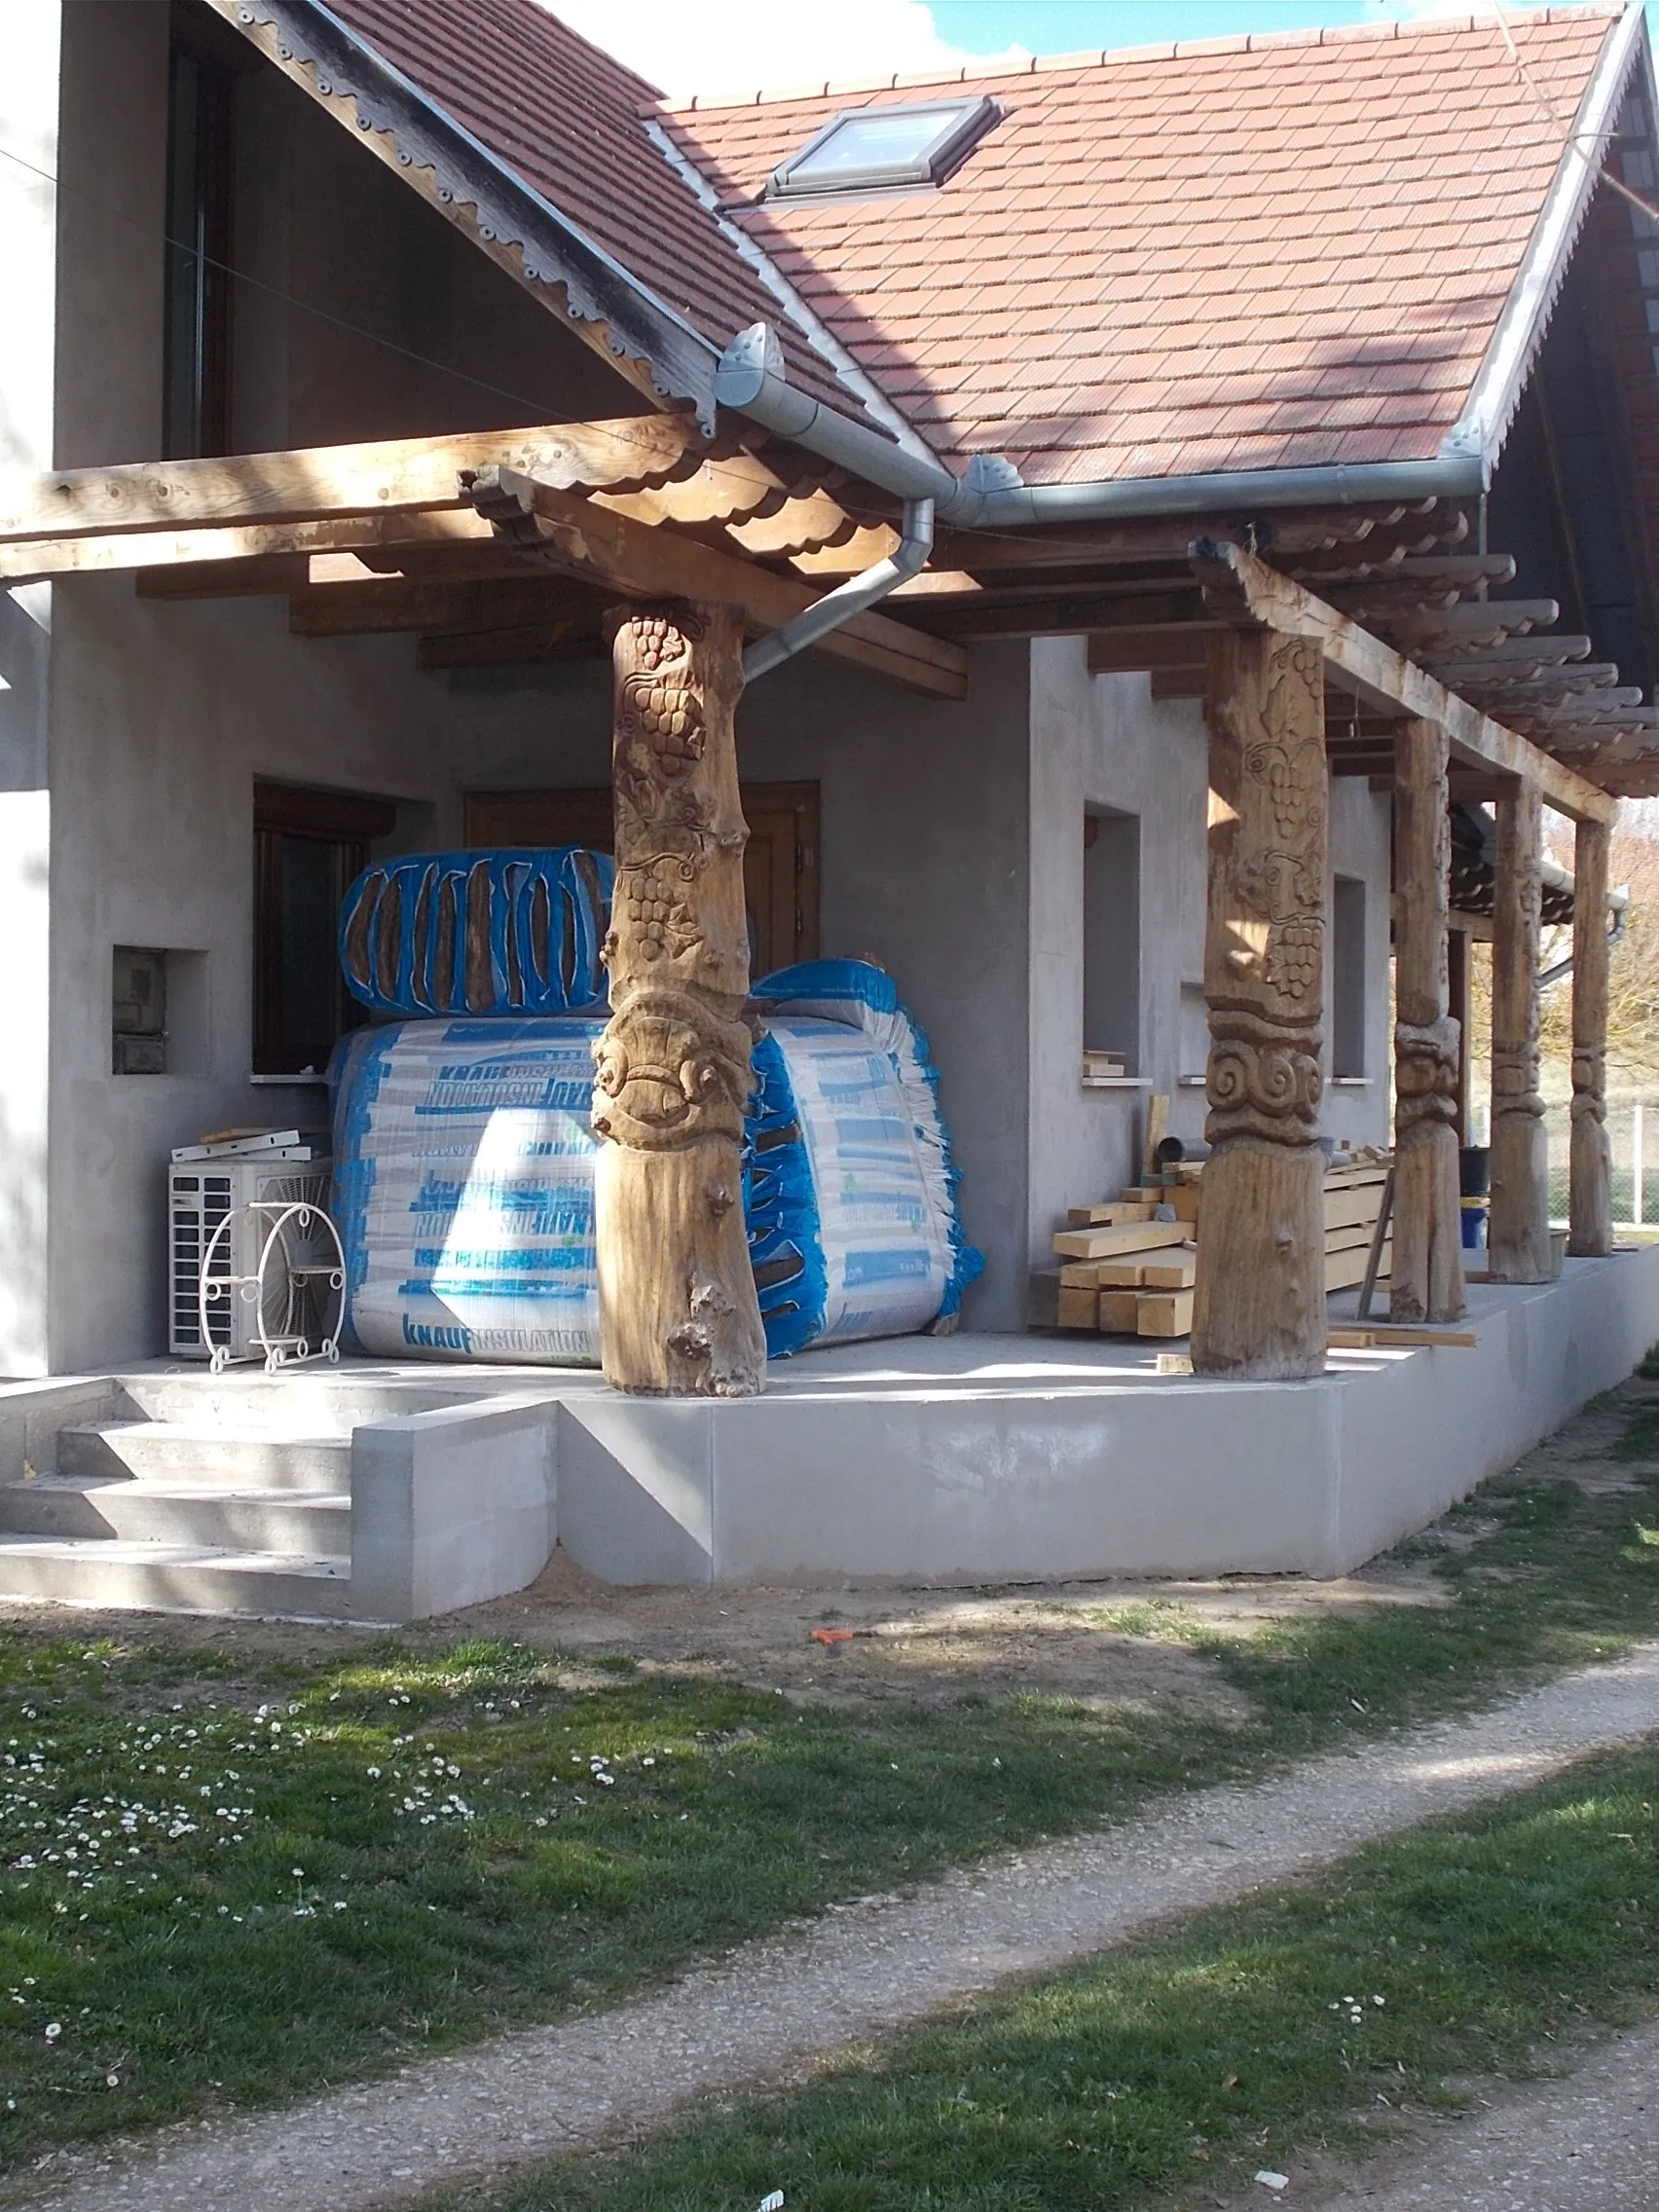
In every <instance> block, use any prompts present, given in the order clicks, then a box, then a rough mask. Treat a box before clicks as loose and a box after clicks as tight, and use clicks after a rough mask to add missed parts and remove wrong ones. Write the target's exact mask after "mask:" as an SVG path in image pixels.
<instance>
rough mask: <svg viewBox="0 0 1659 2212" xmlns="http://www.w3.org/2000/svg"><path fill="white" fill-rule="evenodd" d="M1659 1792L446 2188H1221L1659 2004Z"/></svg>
mask: <svg viewBox="0 0 1659 2212" xmlns="http://www.w3.org/2000/svg"><path fill="white" fill-rule="evenodd" d="M1656 1799H1659V1752H1655V1751H1645V1752H1643V1753H1641V1754H1639V1755H1634V1756H1629V1757H1623V1758H1614V1759H1606V1760H1602V1761H1598V1762H1595V1763H1594V1764H1590V1765H1587V1766H1585V1767H1583V1768H1580V1769H1579V1770H1577V1771H1575V1772H1574V1773H1573V1774H1572V1775H1570V1776H1569V1777H1567V1778H1566V1779H1564V1780H1562V1781H1560V1782H1558V1783H1556V1784H1553V1785H1551V1786H1549V1787H1547V1788H1540V1789H1534V1790H1530V1791H1528V1792H1527V1793H1526V1794H1525V1795H1521V1796H1516V1797H1513V1798H1508V1799H1505V1800H1503V1801H1501V1802H1500V1803H1499V1804H1497V1805H1495V1806H1493V1807H1490V1808H1487V1809H1485V1810H1483V1811H1480V1812H1477V1813H1473V1814H1465V1815H1461V1816H1458V1817H1456V1818H1455V1819H1452V1820H1447V1821H1442V1822H1438V1823H1435V1824H1434V1825H1430V1826H1427V1827H1423V1828H1419V1829H1415V1830H1409V1831H1407V1832H1406V1833H1404V1834H1402V1835H1399V1836H1395V1837H1392V1838H1389V1839H1388V1840H1386V1841H1384V1842H1382V1843H1378V1844H1376V1845H1373V1846H1371V1847H1370V1848H1368V1849H1367V1850H1365V1851H1362V1852H1360V1853H1359V1854H1358V1855H1357V1856H1356V1857H1355V1858H1354V1859H1352V1860H1351V1861H1348V1862H1345V1864H1344V1865H1343V1866H1341V1867H1340V1868H1338V1869H1337V1870H1336V1871H1335V1872H1334V1873H1332V1874H1331V1875H1329V1876H1327V1877H1326V1878H1324V1879H1323V1880H1321V1881H1319V1882H1317V1883H1314V1884H1309V1885H1306V1886H1298V1887H1296V1888H1293V1889H1287V1890H1283V1891H1279V1892H1277V1893H1274V1894H1271V1895H1269V1896H1267V1897H1265V1898H1262V1899H1255V1900H1252V1901H1251V1902H1250V1903H1248V1904H1246V1905H1242V1906H1238V1907H1235V1908H1232V1909H1229V1910H1223V1911H1214V1912H1208V1913H1204V1914H1202V1915H1200V1916H1198V1918H1196V1919H1194V1920H1193V1921H1191V1922H1189V1923H1187V1924H1186V1925H1185V1926H1184V1927H1183V1928H1182V1929H1181V1930H1180V1931H1179V1932H1178V1933H1176V1934H1175V1935H1173V1936H1167V1937H1165V1938H1163V1939H1161V1940H1157V1941H1151V1942H1145V1943H1140V1944H1136V1945H1133V1946H1130V1947H1127V1948H1125V1949H1124V1950H1121V1951H1117V1952H1114V1953H1112V1954H1111V1955H1110V1956H1108V1957H1107V1958H1105V1959H1104V1960H1102V1961H1100V1962H1097V1963H1095V1964H1092V1965H1090V1966H1089V1967H1088V1968H1086V1969H1082V1970H1078V1971H1074V1972H1069V1973H1064V1974H1060V1975H1056V1976H1053V1977H1051V1978H1046V1979H1043V1980H1041V1981H1037V1982H1033V1983H1031V1984H1028V1985H1027V1986H1025V1987H1023V1988H1021V1989H1018V1990H1016V1991H1014V1992H1013V1993H1012V1994H1009V1995H1005V1996H999V1997H996V1998H993V1999H991V2000H990V2001H988V2002H983V2003H981V2004H979V2005H977V2007H974V2008H972V2009H965V2010H963V2011H961V2012H960V2013H959V2014H958V2015H957V2016H955V2017H954V2018H951V2019H949V2020H947V2021H946V2022H945V2023H944V2024H942V2025H938V2026H930V2027H928V2028H926V2029H923V2030H920V2031H916V2032H912V2033H908V2034H905V2035H903V2036H901V2037H898V2038H895V2039H894V2040H893V2041H891V2042H889V2043H887V2044H885V2045H883V2046H881V2047H880V2048H879V2049H878V2050H877V2051H874V2052H869V2051H862V2052H856V2053H852V2054H849V2055H843V2056H841V2057H839V2058H838V2059H837V2060H835V2061H834V2062H832V2063H831V2065H830V2067H829V2068H828V2069H827V2071H826V2073H825V2075H824V2076H823V2077H822V2078H821V2079H820V2080H818V2081H817V2082H815V2083H813V2084H812V2085H811V2086H809V2087H807V2088H804V2089H796V2090H792V2091H787V2092H784V2093H781V2094H763V2093H762V2094H752V2095H750V2096H747V2097H745V2098H743V2099H741V2100H739V2101H738V2102H737V2103H736V2104H735V2106H732V2105H727V2106H725V2107H724V2108H722V2109H719V2110H717V2111H715V2112H713V2113H705V2114H702V2115H698V2116H695V2117H692V2118H690V2119H688V2120H683V2121H681V2122H679V2123H678V2124H674V2125H671V2126H670V2127H669V2128H668V2129H666V2130H665V2131H664V2132H663V2133H662V2134H660V2135H658V2136H656V2137H654V2138H653V2139H652V2140H651V2141H650V2142H649V2143H648V2144H646V2145H645V2147H644V2148H639V2149H634V2150H630V2151H627V2152H623V2153H613V2154H608V2155H601V2156H598V2157H580V2158H564V2159H560V2160H558V2161H556V2162H555V2163H554V2164H552V2165H550V2166H547V2167H544V2168H542V2169H540V2170H539V2171H538V2172H536V2173H535V2174H533V2175H531V2176H528V2177H525V2178H522V2179H520V2180H519V2181H517V2182H516V2183H514V2184H513V2185H511V2186H509V2187H507V2188H506V2189H504V2190H496V2191H491V2190H489V2189H488V2188H486V2189H484V2190H482V2191H479V2190H463V2191H461V2192H459V2193H455V2194H447V2195H445V2196H444V2197H442V2198H441V2199H439V2200H436V2201H439V2202H441V2203H443V2204H444V2205H447V2206H451V2207H456V2208H459V2207H461V2206H462V2205H465V2206H470V2207H474V2208H480V2207H483V2206H485V2205H488V2206H489V2207H490V2208H491V2212H554V2208H555V2207H557V2212H598V2208H599V2207H601V2206H603V2207H604V2208H605V2212H734V2208H739V2207H742V2208H747V2207H749V2206H752V2205H754V2204H755V2203H756V2202H757V2201H758V2199H759V2198H760V2197H761V2195H762V2194H765V2193H767V2192H769V2191H771V2190H773V2189H782V2190H783V2191H784V2192H785V2194H786V2199H787V2201H788V2203H789V2205H790V2206H792V2207H793V2212H1113V2208H1115V2207H1120V2206H1129V2205H1134V2204H1140V2203H1143V2202H1145V2201H1146V2200H1147V2198H1148V2197H1149V2196H1151V2195H1154V2194H1156V2195H1157V2196H1158V2197H1159V2198H1160V2200H1161V2201H1167V2193H1169V2192H1171V2191H1173V2192H1175V2193H1176V2194H1177V2196H1178V2197H1179V2198H1180V2199H1182V2200H1186V2199H1187V2198H1188V2197H1189V2195H1190V2194H1191V2193H1192V2192H1193V2191H1194V2188H1195V2185H1197V2184H1199V2183H1201V2185H1202V2189H1203V2197H1202V2201H1204V2202H1206V2203H1207V2202H1209V2201H1212V2200H1213V2198H1215V2197H1217V2196H1220V2195H1223V2194H1227V2193H1228V2192H1230V2191H1241V2190H1245V2189H1249V2188H1250V2186H1251V2183H1252V2178H1253V2176H1254V2175H1255V2173H1256V2172H1257V2171H1258V2170H1259V2169H1263V2168H1266V2169H1268V2170H1279V2171H1282V2170H1283V2169H1284V2168H1285V2166H1286V2165H1287V2164H1288V2163H1289V2162H1290V2161H1291V2160H1293V2159H1294V2157H1296V2155H1297V2154H1298V2153H1299V2152H1303V2151H1307V2150H1309V2149H1310V2148H1314V2147H1319V2148H1333V2149H1337V2150H1353V2149H1357V2148H1360V2147H1362V2146H1364V2145H1365V2144H1367V2143H1375V2141H1376V2140H1377V2136H1378V2123H1379V2122H1382V2123H1383V2127H1384V2128H1386V2127H1388V2126H1389V2125H1390V2124H1397V2123H1398V2116H1399V2114H1400V2112H1401V2109H1402V2108H1403V2107H1404V2108H1411V2109H1414V2110H1417V2111H1421V2110H1423V2109H1425V2108H1432V2107H1442V2108H1445V2107H1451V2106H1456V2105H1457V2104H1459V2103H1460V2102H1462V2101H1463V2099H1462V2098H1461V2097H1460V2096H1459V2093H1458V2089H1457V2086H1456V2084H1457V2082H1458V2080H1459V2078H1460V2079H1461V2080H1462V2081H1464V2082H1467V2081H1468V2079H1469V2078H1470V2076H1471V2075H1477V2076H1479V2075H1485V2076H1490V2075H1493V2074H1510V2075H1516V2074H1526V2073H1527V2072H1529V2071H1530V2070H1532V2069H1533V2068H1534V2067H1535V2066H1536V2065H1537V2063H1538V2062H1539V2059H1540V2056H1542V2057H1543V2058H1544V2059H1545V2062H1546V2063H1547V2061H1548V2057H1549V2056H1550V2055H1551V2054H1552V2044H1553V2045H1554V2046H1556V2050H1555V2053H1554V2055H1557V2056H1559V2055H1560V2051H1559V2046H1560V2045H1561V2044H1563V2043H1570V2042H1571V2041H1573V2040H1576V2039H1578V2038H1580V2037H1581V2036H1582V2035H1583V2033H1584V2030H1585V2027H1586V2024H1587V2023H1588V2022H1589V2021H1590V2020H1592V2019H1593V2020H1595V2021H1597V2022H1600V2023H1613V2022H1617V2021H1622V2020H1626V2019H1630V2018H1635V2017H1640V2016H1641V2015H1643V2014H1646V2013H1650V2012H1651V2011H1652V2010H1654V2009H1656V2008H1659V1831H1656V1825H1655V1823H1654V1820H1653V1806H1654V1801H1655V1800H1656ZM1257 2194H1259V2193H1257ZM1263 2201H1266V2199H1265V2197H1264V2199H1263ZM434 2212H435V2205H434Z"/></svg>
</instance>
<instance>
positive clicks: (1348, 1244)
mask: <svg viewBox="0 0 1659 2212" xmlns="http://www.w3.org/2000/svg"><path fill="white" fill-rule="evenodd" d="M1376 1227H1377V1224H1376V1221H1375V1219H1373V1220H1371V1221H1353V1222H1349V1223H1347V1224H1346V1227H1344V1228H1342V1229H1327V1230H1326V1232H1325V1253H1326V1257H1327V1258H1329V1256H1330V1254H1331V1253H1333V1252H1363V1251H1365V1250H1367V1249H1368V1248H1369V1246H1370V1243H1371V1238H1372V1233H1373V1232H1374V1230H1375V1229H1376Z"/></svg>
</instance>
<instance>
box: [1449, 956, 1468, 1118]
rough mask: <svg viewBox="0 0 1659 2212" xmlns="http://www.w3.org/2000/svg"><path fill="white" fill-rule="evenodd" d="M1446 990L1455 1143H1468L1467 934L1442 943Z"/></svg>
mask: <svg viewBox="0 0 1659 2212" xmlns="http://www.w3.org/2000/svg"><path fill="white" fill-rule="evenodd" d="M1446 963H1447V977H1448V984H1449V988H1448V991H1447V1008H1448V1011H1449V1012H1450V1014H1451V1016H1452V1018H1453V1020H1454V1021H1455V1022H1456V1024H1457V1142H1458V1144H1459V1145H1465V1144H1467V1143H1468V1141H1469V933H1468V931H1467V930H1462V929H1458V930H1452V931H1451V932H1450V933H1449V934H1448V936H1447V940H1446Z"/></svg>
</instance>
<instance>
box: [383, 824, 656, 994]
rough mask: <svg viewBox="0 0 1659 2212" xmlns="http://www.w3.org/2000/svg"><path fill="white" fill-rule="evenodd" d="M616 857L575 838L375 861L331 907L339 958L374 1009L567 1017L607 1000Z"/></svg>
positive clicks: (418, 854) (408, 855) (415, 854)
mask: <svg viewBox="0 0 1659 2212" xmlns="http://www.w3.org/2000/svg"><path fill="white" fill-rule="evenodd" d="M615 872H616V871H615V866H614V864H613V862H612V861H611V859H610V857H609V855H608V853H593V852H589V851H588V850H587V849H586V847H585V846H581V845H556V846H551V847H548V848H544V849H527V850H525V851H501V850H498V849H492V850H491V851H489V852H477V853H467V852H461V853H408V854H405V855H403V856H402V857H401V858H399V859H396V860H387V861H377V862H375V864H374V865H373V866H371V867H366V868H365V869H364V870H363V872H362V874H361V875H359V876H358V877H357V879H356V881H355V882H354V883H353V884H352V885H351V888H350V890H349V891H348V892H347V894H346V898H345V902H344V903H343V905H342V906H341V909H340V966H341V969H342V971H343V973H344V975H345V977H346V983H347V988H348V989H349V990H350V993H351V995H352V997H353V998H357V999H360V1000H361V1001H362V1003H363V1004H364V1006H366V1007H371V1008H372V1009H373V1010H374V1012H375V1013H377V1014H406V1015H410V1016H413V1017H415V1018H417V1019H419V1018H420V1017H421V1016H422V1015H431V1014H570V1013H573V1012H576V1011H577V1010H579V1009H583V1008H587V1007H593V1006H598V1005H601V1004H603V1003H604V1000H605V997H606V980H605V971H604V968H603V966H602V965H601V962H600V950H601V947H602V946H603V945H604V943H605V933H606V931H607V929H608V927H609V919H610V889H611V884H612V881H613V880H614V877H615Z"/></svg>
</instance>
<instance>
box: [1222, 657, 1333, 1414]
mask: <svg viewBox="0 0 1659 2212" xmlns="http://www.w3.org/2000/svg"><path fill="white" fill-rule="evenodd" d="M1204 716H1205V720H1206V722H1207V723H1208V727H1209V781H1210V793H1209V897H1208V908H1207V917H1206V924H1205V933H1204V996H1205V999H1206V1001H1207V1004H1208V1009H1209V1027H1210V1052H1209V1074H1208V1082H1207V1094H1208V1099H1209V1109H1210V1110H1209V1120H1208V1123H1207V1124H1206V1127H1205V1134H1206V1136H1207V1137H1208V1139H1209V1142H1210V1145H1211V1147H1212V1148H1213V1149H1212V1151H1211V1155H1210V1159H1209V1162H1208V1164H1207V1165H1206V1167H1205V1168H1204V1178H1203V1205H1202V1233H1201V1235H1200V1236H1199V1238H1198V1283H1197V1297H1196V1301H1195V1311H1194V1322H1193V1368H1194V1371H1195V1373H1197V1374H1199V1375H1216V1376H1234V1377H1238V1378H1255V1379H1265V1380H1269V1381H1278V1380H1290V1379H1294V1378H1298V1377H1303V1376H1309V1375H1318V1374H1320V1373H1322V1371H1323V1369H1324V1365H1325V1221H1324V1167H1325V1162H1324V1156H1323V1154H1322V1153H1321V1152H1320V1150H1319V1145H1318V1117H1319V1092H1320V1075H1319V1048H1320V1043H1321V1030H1320V1022H1321V1017H1322V1013H1323V995H1324V940H1325V840H1326V813H1327V805H1326V799H1327V789H1328V786H1327V777H1326V767H1325V717H1324V663H1323V660H1322V657H1321V655H1320V650H1319V647H1318V645H1317V644H1316V643H1314V642H1313V641H1311V640H1309V639H1305V638H1292V637H1286V636H1284V635H1282V634H1280V633H1278V632H1276V631H1272V630H1250V631H1223V632H1220V633H1219V634H1217V635H1215V636H1213V637H1212V638H1211V640H1210V645H1209V667H1208V675H1207V682H1206V689H1205V699H1204Z"/></svg>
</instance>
